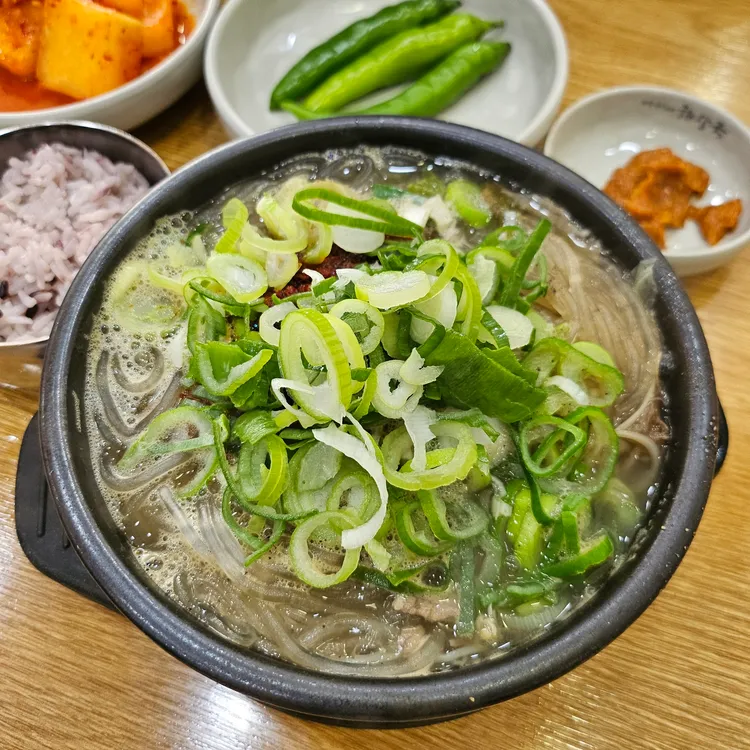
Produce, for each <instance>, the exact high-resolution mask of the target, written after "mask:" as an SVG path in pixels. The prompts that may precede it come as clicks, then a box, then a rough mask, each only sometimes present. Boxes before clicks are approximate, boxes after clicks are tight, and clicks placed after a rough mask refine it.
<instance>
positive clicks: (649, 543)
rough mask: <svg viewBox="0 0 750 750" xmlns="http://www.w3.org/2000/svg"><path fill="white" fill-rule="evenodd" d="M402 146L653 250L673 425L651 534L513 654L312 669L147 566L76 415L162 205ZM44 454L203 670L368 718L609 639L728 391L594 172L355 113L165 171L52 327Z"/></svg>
mask: <svg viewBox="0 0 750 750" xmlns="http://www.w3.org/2000/svg"><path fill="white" fill-rule="evenodd" d="M359 144H370V145H374V146H378V145H395V146H403V147H409V148H414V149H418V150H420V151H423V152H426V153H428V154H432V155H435V156H438V155H443V156H447V157H453V158H457V159H463V160H466V161H469V162H472V163H474V164H476V165H478V166H480V167H482V168H484V169H486V170H488V171H490V172H492V173H495V174H499V175H502V176H503V177H504V178H507V179H508V180H511V181H513V182H515V183H516V184H518V185H520V186H522V187H523V188H526V189H528V190H531V191H534V192H536V193H539V194H541V195H544V196H547V197H549V198H551V199H552V200H554V201H556V202H557V203H558V204H559V205H561V206H562V207H563V208H565V209H566V210H567V211H568V212H570V214H571V215H572V216H573V217H574V218H575V219H576V220H577V221H578V222H580V223H581V224H582V225H583V226H584V227H587V228H588V229H589V230H591V231H592V232H593V233H594V235H595V236H596V237H598V239H599V240H601V242H602V243H603V245H604V246H605V247H606V248H608V249H609V250H610V251H611V253H612V255H613V257H614V258H615V259H616V260H617V261H618V262H619V263H620V264H621V265H622V267H623V268H624V269H632V268H634V267H635V266H636V265H637V264H638V263H639V262H641V261H642V260H646V259H653V260H655V266H654V268H655V280H656V286H657V299H656V317H657V320H658V323H659V326H660V328H661V332H662V335H663V337H664V341H665V342H666V348H667V351H668V354H667V356H666V357H665V358H664V366H663V373H662V375H663V383H664V388H665V390H666V394H667V403H668V408H669V419H670V422H671V427H672V432H673V436H674V437H673V439H672V441H671V444H670V446H669V449H668V451H667V454H666V458H665V463H664V469H663V472H664V473H663V481H662V482H661V485H660V486H661V489H660V492H659V495H658V497H657V498H656V500H655V503H654V508H653V512H652V515H651V518H650V519H649V522H648V525H647V528H646V531H645V533H644V534H643V538H642V539H641V540H640V542H639V543H638V544H637V545H636V549H634V551H633V553H632V554H631V556H630V559H629V560H628V561H627V562H626V564H625V565H623V566H622V568H621V569H620V570H619V571H618V572H617V574H616V575H614V576H613V577H612V578H611V579H610V580H609V581H607V583H606V584H605V585H604V587H603V589H602V590H601V591H600V592H599V593H598V595H597V596H596V597H594V598H593V600H592V601H590V602H588V603H587V605H586V606H584V607H582V608H581V609H579V610H578V611H577V612H575V613H574V614H573V615H572V616H571V617H570V618H568V619H567V620H565V622H564V623H560V624H559V625H558V626H557V627H555V628H553V629H551V630H550V631H549V632H548V633H546V634H545V636H544V637H543V638H540V639H539V640H537V641H536V642H534V643H532V644H530V645H528V646H524V647H522V648H518V649H516V650H515V651H513V652H512V653H511V654H509V655H508V656H506V657H503V658H500V659H497V660H495V661H488V662H485V663H482V664H478V665H476V666H472V667H468V668H466V669H461V670H458V671H455V672H450V673H445V674H435V675H431V676H428V677H417V678H403V679H392V680H385V679H362V680H359V679H354V678H348V677H334V676H329V675H325V674H319V673H313V672H308V671H306V670H304V669H299V668H297V667H295V666H293V665H291V664H287V663H284V662H281V661H277V660H275V659H272V658H269V657H266V656H262V655H260V654H257V653H253V652H252V651H246V650H242V649H240V648H237V647H235V646H233V645H232V644H231V643H229V642H228V641H226V640H223V639H222V638H221V637H219V636H217V635H216V634H214V633H212V632H211V631H209V630H208V629H207V628H206V627H205V626H203V625H202V624H201V623H200V622H198V620H196V619H195V618H194V617H192V616H191V615H190V614H189V613H187V612H186V611H184V610H182V609H180V608H179V607H178V606H177V605H176V604H175V603H173V602H172V601H170V600H169V599H168V598H167V597H166V596H165V595H163V594H162V593H160V592H159V591H158V590H157V589H156V588H155V587H154V586H153V585H152V584H151V583H150V582H149V580H148V578H147V577H146V576H145V575H144V574H143V573H142V572H141V570H140V569H139V566H138V565H137V563H136V562H135V560H134V558H133V555H132V554H131V551H130V550H129V548H128V546H127V544H126V542H125V541H124V539H123V538H122V536H121V535H120V534H119V533H118V531H117V528H116V526H115V524H114V522H113V520H112V518H111V517H110V514H109V512H108V510H107V508H106V505H105V503H104V502H103V501H102V498H101V496H100V494H99V491H98V490H97V487H96V484H95V482H94V479H93V475H92V472H91V468H90V457H89V448H88V445H87V438H86V435H85V434H84V432H82V431H81V430H80V428H79V426H78V425H79V424H80V422H79V415H78V414H76V410H77V409H78V408H79V404H78V403H77V402H78V398H77V397H74V394H79V395H80V394H82V393H83V381H84V360H85V353H86V346H87V337H88V336H87V332H88V330H89V327H90V325H91V313H92V311H93V310H95V309H96V306H97V304H98V302H99V299H98V294H99V293H100V290H101V288H102V283H101V282H102V280H103V279H104V278H105V277H106V276H107V274H109V273H110V272H111V271H112V269H113V268H114V267H115V266H116V265H117V263H118V262H119V260H120V259H121V258H123V257H125V255H126V253H127V252H128V251H129V250H130V249H131V248H132V247H133V246H134V245H135V243H136V242H137V241H138V240H139V239H140V238H142V237H143V236H144V235H145V234H146V233H147V232H148V231H149V230H150V229H151V227H152V225H153V223H154V220H155V219H157V218H158V217H160V216H163V215H164V214H168V213H172V212H176V211H180V210H184V209H193V208H197V207H199V206H200V205H201V204H203V203H205V202H206V201H208V200H210V199H211V198H214V197H215V196H216V195H217V194H219V193H220V192H221V191H222V190H223V189H224V188H226V187H227V186H229V185H231V184H232V183H235V182H237V181H239V180H242V179H247V178H250V177H252V176H253V175H256V174H258V172H259V171H260V170H263V169H268V168H271V167H273V166H274V165H275V164H276V163H278V162H279V161H282V160H285V159H288V158H290V157H292V156H295V155H297V154H301V153H305V152H311V151H323V150H325V149H327V148H331V147H347V146H357V145H359ZM40 411H41V435H42V444H43V446H42V447H43V455H44V465H45V470H46V473H47V478H48V480H49V484H50V486H51V488H52V492H53V495H54V498H55V500H56V502H57V504H58V507H59V510H60V514H61V516H62V518H63V521H64V523H65V526H66V527H67V531H68V533H69V535H70V538H71V540H72V542H73V544H74V545H75V547H76V549H77V551H78V553H79V555H80V556H81V558H82V560H83V562H84V563H85V565H86V566H87V568H88V569H89V570H90V571H91V573H92V575H93V576H94V578H95V579H96V580H97V582H98V583H99V584H100V586H101V587H102V588H103V589H104V591H105V592H106V593H107V595H108V596H109V597H110V598H111V599H112V601H113V602H114V603H115V604H116V606H117V607H118V608H119V609H120V610H121V611H122V612H123V613H124V614H125V615H126V616H127V617H129V618H130V619H131V620H132V621H133V622H134V623H135V624H136V625H137V626H138V627H139V628H141V629H142V630H143V631H144V632H145V633H147V634H148V635H149V636H150V637H151V638H153V639H154V640H155V641H156V642H157V643H158V644H159V645H161V646H162V647H163V648H165V649H166V650H167V651H169V652H171V653H172V654H174V655H175V656H176V657H177V658H179V659H181V660H182V661H184V662H185V663H186V664H189V665H190V666H192V667H194V668H195V669H197V670H198V671H200V672H202V673H203V674H205V675H207V676H209V677H211V678H212V679H214V680H217V681H218V682H221V683H223V684H224V685H227V686H229V687H231V688H234V689H235V690H238V691H240V692H242V693H245V694H246V695H248V696H251V697H252V698H255V699H257V700H259V701H262V702H263V703H267V704H269V705H272V706H275V707H277V708H281V709H285V710H287V711H291V712H294V713H297V714H302V715H304V716H307V717H309V718H315V719H319V720H324V721H326V720H327V721H332V722H336V723H340V724H350V725H359V726H391V727H392V726H406V725H413V724H419V723H426V722H430V721H438V720H441V719H447V718H451V717H455V716H459V715H461V714H465V713H468V712H471V711H475V710H477V709H479V708H482V707H483V706H488V705H491V704H493V703H497V702H498V701H502V700H505V699H507V698H512V697H514V696H516V695H519V694H520V693H523V692H525V691H528V690H532V689H534V688H536V687H539V686H540V685H543V684H544V683H546V682H549V681H550V680H554V679H555V678H556V677H559V676H560V675H562V674H564V673H565V672H567V671H568V670H570V669H573V668H574V667H576V666H578V665H579V664H581V663H582V662H583V661H585V660H586V659H588V658H589V657H590V656H593V655H594V654H595V653H596V652H597V651H599V650H600V649H602V648H604V646H606V645H607V644H608V643H610V642H611V641H612V640H613V639H614V638H616V637H617V636H618V635H619V634H620V633H622V632H623V631H624V630H625V628H627V627H628V625H630V624H631V623H632V622H633V621H634V620H635V619H636V618H637V617H638V616H639V615H640V614H641V613H642V612H643V611H644V610H645V609H646V607H647V606H648V605H649V604H650V603H651V601H653V599H654V598H655V597H656V595H657V594H658V593H659V591H660V590H661V588H662V587H663V586H664V585H665V584H666V582H667V581H668V580H669V578H670V576H671V575H672V574H673V573H674V571H675V569H676V568H677V565H678V564H679V562H680V560H681V559H682V556H683V555H684V554H685V551H686V550H687V548H688V545H689V544H690V541H691V540H692V538H693V535H694V534H695V531H696V528H697V526H698V522H699V520H700V518H701V514H702V513H703V508H704V505H705V503H706V499H707V497H708V492H709V489H710V486H711V480H712V477H713V474H714V465H715V461H716V451H717V424H718V418H719V405H718V401H717V397H716V389H715V385H714V376H713V371H712V368H711V360H710V357H709V353H708V349H707V347H706V341H705V339H704V337H703V333H702V331H701V328H700V325H699V323H698V319H697V317H696V315H695V311H694V310H693V308H692V306H691V304H690V302H689V301H688V298H687V296H686V295H685V292H684V291H683V289H682V287H681V286H680V284H679V282H678V281H677V279H676V278H675V276H674V274H673V273H672V271H671V270H670V268H669V265H668V264H667V262H666V261H665V260H664V258H663V257H662V255H661V253H660V252H659V251H658V250H657V249H656V248H655V247H654V245H653V244H652V243H651V242H650V240H649V239H648V237H647V236H646V235H645V234H644V233H643V232H642V231H641V229H640V228H639V227H638V225H637V224H636V223H635V222H634V221H632V220H631V219H630V218H629V217H628V216H627V215H626V214H625V213H623V211H621V210H620V209H619V208H618V207H617V206H616V205H615V204H614V203H612V202H611V201H610V200H609V199H608V198H607V197H606V196H604V195H603V194H602V193H601V192H599V190H597V189H596V188H594V187H593V186H592V185H590V184H589V183H587V182H586V181H584V180H583V179H581V178H580V177H578V176H576V175H575V174H573V173H572V172H570V171H569V170H567V169H565V168H564V167H562V166H560V165H559V164H557V163H555V162H553V161H551V160H550V159H548V158H546V157H544V156H542V155H541V154H538V153H536V152H535V151H532V150H530V149H528V148H525V147H523V146H519V145H518V144H516V143H512V142H510V141H507V140H504V139H503V138H499V137H496V136H494V135H489V134H487V133H483V132H479V131H476V130H471V129H468V128H464V127H459V126H456V125H450V124H447V123H443V122H436V121H429V120H418V119H407V118H347V119H334V120H325V121H318V122H313V123H306V124H299V125H293V126H290V127H287V128H281V129H279V130H275V131H273V132H270V133H266V134H265V135H261V136H258V137H255V138H251V139H248V140H244V141H236V142H234V143H230V144H228V145H226V146H224V147H222V148H220V149H217V150H216V151H213V152H211V153H209V154H207V155H205V156H203V157H202V158H200V159H198V160H197V161H195V162H193V163H192V164H191V165H189V166H187V167H186V168H184V169H181V170H179V171H178V172H176V173H175V174H174V175H172V176H171V177H170V178H168V179H167V180H165V181H164V182H162V183H161V184H160V185H159V186H158V187H156V188H155V189H154V190H153V191H152V192H151V193H150V194H149V195H148V196H147V197H146V199H145V200H143V201H142V202H141V203H140V204H139V205H138V206H137V207H136V208H135V209H134V210H133V211H131V212H130V213H129V214H127V216H126V217H124V218H123V219H122V220H121V221H120V222H119V223H118V224H117V225H116V226H115V227H114V228H113V229H112V230H111V231H110V232H109V234H108V235H107V236H106V237H105V238H104V239H103V240H102V242H101V243H100V244H99V246H98V247H97V248H96V250H95V251H94V252H93V253H92V255H91V257H90V258H89V259H88V260H87V262H86V264H85V265H84V267H83V269H82V270H81V272H80V273H79V274H78V276H77V277H76V279H75V281H74V283H73V285H72V287H71V289H70V292H69V293H68V294H67V296H66V297H65V302H64V303H63V305H62V308H61V310H60V313H59V314H58V317H57V322H56V324H55V328H54V331H53V333H52V336H51V338H50V342H49V349H48V353H47V357H46V360H45V370H44V376H43V384H42V398H41V408H40Z"/></svg>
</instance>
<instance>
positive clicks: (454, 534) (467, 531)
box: [417, 490, 490, 542]
mask: <svg viewBox="0 0 750 750" xmlns="http://www.w3.org/2000/svg"><path fill="white" fill-rule="evenodd" d="M417 497H418V498H419V502H420V504H421V506H422V512H423V513H424V514H425V516H426V518H427V522H428V523H429V524H430V528H431V529H432V533H433V534H434V535H435V537H436V538H437V539H440V540H442V541H444V542H459V541H462V540H464V539H471V538H472V537H475V536H478V535H479V534H481V533H482V532H483V531H486V530H487V527H488V526H489V524H490V518H489V516H488V515H487V512H486V511H485V510H484V508H482V507H481V506H480V505H479V504H478V503H475V502H474V501H473V500H469V499H468V498H466V499H465V500H455V501H451V502H448V503H446V502H445V501H444V500H443V499H442V498H441V497H440V496H439V495H438V494H437V493H436V492H435V491H434V490H420V491H419V492H418V493H417Z"/></svg>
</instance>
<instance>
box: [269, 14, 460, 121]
mask: <svg viewBox="0 0 750 750" xmlns="http://www.w3.org/2000/svg"><path fill="white" fill-rule="evenodd" d="M460 4H461V3H460V2H458V1H457V0H408V1H407V2H403V3H399V4H398V5H390V6H388V7H386V8H383V9H382V10H380V11H379V12H378V13H376V14H375V15H374V16H370V17H369V18H363V19H361V20H359V21H356V22H355V23H353V24H351V25H350V26H347V27H346V28H345V29H343V30H342V31H340V32H339V33H338V34H336V35H335V36H333V37H331V39H329V40H328V41H327V42H324V43H323V44H320V45H318V46H317V47H315V48H314V49H312V50H310V52H308V53H307V54H306V55H305V56H304V57H303V58H302V59H301V60H300V61H299V62H297V63H296V64H295V65H294V66H293V67H292V69H291V70H290V71H289V72H288V73H287V74H286V75H285V76H284V77H283V78H282V79H281V81H279V83H278V84H276V88H275V89H274V90H273V93H272V94H271V109H278V108H279V106H280V105H281V102H283V101H284V100H286V99H298V98H299V97H301V96H304V95H305V94H307V93H308V92H309V91H312V89H313V88H314V87H315V86H316V85H317V84H319V83H320V82H321V81H324V80H325V79H326V78H327V77H328V76H330V75H331V74H332V73H334V72H335V71H337V70H339V69H340V68H342V67H343V66H344V65H346V64H347V63H349V62H351V61H352V60H354V59H356V58H357V57H359V56H360V55H362V54H364V53H365V52H367V51H368V50H370V49H372V48H373V47H374V46H375V45H376V44H379V43H380V42H382V41H383V40H385V39H390V38H391V37H392V36H394V35H395V34H398V33H399V32H401V31H404V30H405V29H411V28H413V27H415V26H419V25H420V24H424V23H429V22H430V21H434V20H435V19H437V18H440V17H442V16H444V15H447V14H448V13H451V12H452V11H454V10H455V9H456V8H457V7H458V6H459V5H460Z"/></svg>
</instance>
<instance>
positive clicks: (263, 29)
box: [205, 0, 568, 145]
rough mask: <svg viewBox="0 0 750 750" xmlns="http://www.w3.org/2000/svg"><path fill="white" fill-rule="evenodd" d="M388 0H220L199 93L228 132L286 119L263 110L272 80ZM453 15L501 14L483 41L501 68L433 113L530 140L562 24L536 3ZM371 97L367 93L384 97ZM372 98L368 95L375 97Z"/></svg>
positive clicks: (550, 113) (556, 89) (564, 67)
mask: <svg viewBox="0 0 750 750" xmlns="http://www.w3.org/2000/svg"><path fill="white" fill-rule="evenodd" d="M392 2H394V0H346V1H345V2H344V1H343V0H341V1H338V0H337V2H330V0H273V2H257V0H230V2H229V3H228V5H227V6H226V7H225V8H224V9H223V10H222V12H221V13H220V14H219V18H218V20H217V22H216V25H215V27H214V29H213V31H212V32H211V34H210V37H209V40H208V45H207V47H206V62H205V77H206V83H207V85H208V91H209V93H210V94H211V99H212V100H213V102H214V105H215V107H216V110H217V112H218V114H219V117H220V118H221V120H222V122H223V123H224V127H225V128H226V130H227V132H228V133H229V134H230V135H231V136H232V137H235V138H242V137H244V136H248V135H253V134H254V133H262V132H264V131H267V130H271V129H272V128H275V127H278V126H280V125H286V124H288V123H291V122H294V118H293V117H292V116H291V115H289V114H287V113H286V112H271V111H270V110H269V107H268V100H269V98H270V95H271V91H272V89H273V87H274V86H275V85H276V83H277V82H278V81H279V79H280V78H281V77H282V76H283V75H284V74H285V73H286V72H287V70H289V68H291V67H292V65H294V63H295V62H297V60H299V59H300V58H301V57H302V56H303V55H304V54H305V53H307V52H308V51H309V50H310V49H311V48H313V47H315V46H317V45H318V44H320V43H322V42H324V41H325V40H326V39H328V38H330V37H331V36H333V34H335V33H336V32H338V31H339V30H341V29H342V28H344V27H346V26H348V25H349V24H351V23H353V22H354V21H356V20H358V19H360V18H366V17H367V16H370V15H372V14H373V13H375V12H377V11H378V10H380V8H382V7H383V6H385V5H388V4H391V3H392ZM461 12H462V13H473V14H476V15H477V16H479V17H481V18H486V19H503V20H504V21H505V28H504V29H503V30H500V31H494V32H492V33H491V35H490V36H489V38H503V39H507V40H508V41H509V42H510V43H511V45H512V49H511V53H510V55H509V56H508V58H507V59H506V61H505V62H504V63H503V66H502V68H500V70H498V71H497V72H495V73H494V74H493V75H491V76H488V77H487V78H485V79H484V80H483V81H482V82H481V83H480V84H479V85H478V86H477V87H476V88H475V89H473V90H472V91H471V92H469V93H468V94H467V95H466V96H464V97H463V98H461V99H460V100H459V101H458V102H457V103H456V104H454V105H453V106H452V107H451V108H450V109H448V110H446V111H445V112H444V113H443V114H442V115H441V119H444V120H449V121H450V122H456V123H460V124H462V125H469V126H472V127H475V128H480V129H482V130H487V131H489V132H492V133H497V134H499V135H504V136H506V137H508V138H511V139H512V140H515V141H519V142H521V143H524V144H526V145H536V144H537V143H539V142H540V141H541V140H542V138H544V135H545V133H546V132H547V130H548V129H549V126H550V124H551V122H552V120H553V119H554V117H555V114H556V113H557V111H558V109H559V106H560V102H561V100H562V96H563V92H564V90H565V84H566V82H567V79H568V50H567V45H566V42H565V35H564V34H563V30H562V28H561V26H560V23H559V22H558V20H557V18H556V17H555V15H554V13H553V12H552V11H551V10H550V8H549V6H548V5H547V4H546V3H545V2H544V1H543V0H466V2H465V3H464V4H463V5H462V7H461ZM389 95H390V94H387V95H385V96H384V95H383V93H382V92H381V94H380V95H379V96H378V97H377V99H383V98H387V96H389ZM375 100H376V99H375V97H373V101H375Z"/></svg>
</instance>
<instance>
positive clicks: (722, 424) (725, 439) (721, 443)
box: [714, 401, 729, 476]
mask: <svg viewBox="0 0 750 750" xmlns="http://www.w3.org/2000/svg"><path fill="white" fill-rule="evenodd" d="M728 450H729V425H728V424H727V418H726V415H725V414H724V407H723V406H722V405H721V401H719V439H718V442H717V444H716V463H715V464H714V476H716V475H717V474H718V473H719V472H720V471H721V467H722V466H724V461H725V460H726V457H727V451H728Z"/></svg>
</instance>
